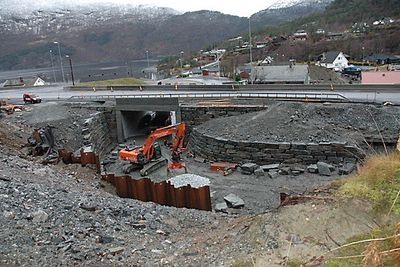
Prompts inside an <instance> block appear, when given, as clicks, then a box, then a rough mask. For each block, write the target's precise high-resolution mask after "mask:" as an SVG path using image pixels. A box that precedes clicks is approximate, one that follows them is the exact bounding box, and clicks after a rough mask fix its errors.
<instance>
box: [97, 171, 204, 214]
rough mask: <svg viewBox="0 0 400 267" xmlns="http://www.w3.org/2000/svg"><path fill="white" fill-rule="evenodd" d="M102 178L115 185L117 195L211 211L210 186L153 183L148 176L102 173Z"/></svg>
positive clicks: (164, 182)
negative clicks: (136, 177)
mask: <svg viewBox="0 0 400 267" xmlns="http://www.w3.org/2000/svg"><path fill="white" fill-rule="evenodd" d="M102 179H103V180H105V181H107V182H109V183H111V184H113V185H115V188H116V192H117V195H118V196H120V197H123V198H133V199H137V200H141V201H145V202H148V201H151V202H154V203H157V204H161V205H165V206H173V207H177V208H189V209H198V210H207V211H211V197H210V187H209V186H203V187H200V188H192V187H191V186H190V185H187V186H183V187H179V188H175V187H174V186H173V185H171V184H170V183H169V182H167V181H163V182H161V183H155V182H153V181H151V180H150V179H148V178H142V179H139V180H137V179H133V178H132V177H130V176H115V175H114V174H104V173H103V174H102Z"/></svg>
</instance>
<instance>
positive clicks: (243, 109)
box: [181, 105, 267, 127]
mask: <svg viewBox="0 0 400 267" xmlns="http://www.w3.org/2000/svg"><path fill="white" fill-rule="evenodd" d="M266 109H267V106H265V105H237V106H218V107H216V106H214V107H213V106H196V105H194V106H181V114H182V121H183V122H185V123H186V124H187V125H189V126H190V127H193V126H197V125H200V124H202V123H205V122H207V121H209V120H211V119H216V118H219V117H229V116H237V115H241V114H245V113H250V112H257V111H262V110H266Z"/></svg>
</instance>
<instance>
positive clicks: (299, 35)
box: [293, 30, 308, 41]
mask: <svg viewBox="0 0 400 267" xmlns="http://www.w3.org/2000/svg"><path fill="white" fill-rule="evenodd" d="M307 38H308V33H307V32H306V31H304V30H298V31H297V32H295V33H294V34H293V39H294V40H297V41H305V40H307Z"/></svg>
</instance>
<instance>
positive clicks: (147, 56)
mask: <svg viewBox="0 0 400 267" xmlns="http://www.w3.org/2000/svg"><path fill="white" fill-rule="evenodd" d="M146 59H147V68H150V63H149V51H148V50H146Z"/></svg>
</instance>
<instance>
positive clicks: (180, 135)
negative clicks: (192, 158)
mask: <svg viewBox="0 0 400 267" xmlns="http://www.w3.org/2000/svg"><path fill="white" fill-rule="evenodd" d="M185 129H186V125H185V123H178V124H175V125H169V126H166V127H163V128H159V129H156V130H154V131H153V132H151V134H150V135H149V136H148V137H147V138H146V140H145V142H144V145H143V146H142V147H135V148H133V149H131V148H126V149H122V150H121V151H120V152H119V157H120V159H122V160H127V161H130V162H131V165H130V166H129V165H126V167H123V171H124V173H126V174H128V173H129V172H130V171H131V170H132V169H136V168H141V170H140V174H141V175H142V176H147V175H148V174H149V173H151V172H153V171H155V170H157V169H159V168H160V167H162V166H165V165H167V163H168V160H167V159H164V158H162V157H161V146H160V144H159V143H158V142H155V140H157V139H160V138H163V137H166V136H169V135H173V134H174V135H175V137H174V139H173V142H172V145H171V147H170V149H171V152H172V154H173V155H172V157H173V159H172V161H173V163H174V164H173V165H174V166H173V167H174V168H179V167H183V166H184V163H182V162H181V160H180V155H179V153H181V150H183V146H184V143H183V140H184V137H185ZM176 153H178V154H176ZM174 154H175V155H174Z"/></svg>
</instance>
